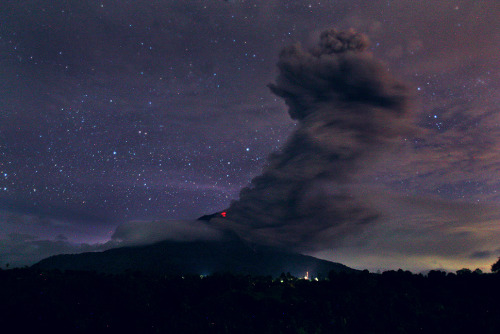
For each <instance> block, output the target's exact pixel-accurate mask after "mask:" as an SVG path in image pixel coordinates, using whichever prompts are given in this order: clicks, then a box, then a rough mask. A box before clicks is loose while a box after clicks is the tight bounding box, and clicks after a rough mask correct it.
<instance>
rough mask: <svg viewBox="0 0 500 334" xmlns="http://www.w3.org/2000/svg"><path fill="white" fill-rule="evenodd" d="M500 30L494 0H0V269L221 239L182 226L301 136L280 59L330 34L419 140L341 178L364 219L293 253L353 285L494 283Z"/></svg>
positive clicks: (234, 193) (226, 200)
mask: <svg viewBox="0 0 500 334" xmlns="http://www.w3.org/2000/svg"><path fill="white" fill-rule="evenodd" d="M499 15H500V6H499V5H498V2H497V1H496V0H478V1H451V0H443V1H438V2H436V1H430V0H424V1H418V2H417V1H411V0H401V1H390V0H383V1H382V0H373V1H356V0H349V1H347V0H346V1H344V0H337V1H286V0H280V1H278V0H254V1H250V0H247V1H245V0H228V1H223V0H220V1H218V0H192V1H170V0H157V1H143V0H139V1H124V0H103V1H97V0H92V1H91V0H78V1H77V0H66V1H50V2H44V1H35V0H5V1H3V2H2V4H1V5H0V265H2V266H3V265H4V264H5V263H11V264H12V265H25V264H31V263H33V262H35V261H37V260H40V259H41V258H43V257H46V256H49V255H52V254H57V253H64V252H80V251H87V250H102V249H107V248H110V247H115V246H117V245H119V244H120V243H122V244H123V243H126V242H127V241H131V240H134V242H137V241H138V240H142V241H143V242H146V241H154V240H157V239H158V236H159V235H160V236H162V235H165V236H166V237H169V238H173V239H175V238H178V239H179V238H181V239H189V238H204V237H206V238H215V237H216V235H217V231H215V230H214V229H213V228H212V227H209V226H201V225H200V223H198V222H194V220H195V219H196V218H197V217H199V216H201V215H204V214H210V213H213V212H217V211H220V210H224V209H226V208H228V207H230V205H231V203H234V202H232V201H235V200H238V198H239V192H240V190H241V189H242V188H244V187H246V186H248V185H249V184H250V182H251V180H252V179H253V178H254V177H256V176H257V175H259V174H260V173H261V171H262V169H263V168H264V167H265V166H266V161H268V156H269V154H270V153H272V152H275V151H278V150H280V148H282V147H283V145H284V143H286V142H287V138H289V137H290V135H291V134H292V133H294V131H296V129H297V127H298V121H297V120H296V119H292V118H291V117H290V115H289V114H288V112H287V110H288V106H287V105H286V104H285V101H284V100H283V99H282V98H281V97H280V96H278V95H276V94H273V93H272V92H271V90H270V89H269V87H268V84H269V83H272V82H275V81H276V78H277V77H278V74H279V72H278V68H277V66H276V64H277V62H278V58H279V54H280V50H282V49H283V48H284V47H286V46H289V45H292V44H294V43H298V42H300V43H301V44H302V45H303V46H304V47H305V48H307V47H312V46H314V45H316V44H317V40H318V38H319V36H320V33H321V32H322V31H324V30H325V29H329V28H332V27H335V28H337V29H342V30H347V29H349V28H354V29H355V30H356V31H358V32H361V33H363V34H366V36H368V38H369V39H370V46H369V47H368V50H367V52H370V53H372V54H373V57H375V58H376V59H378V60H380V61H381V62H383V64H384V66H385V68H386V69H387V71H388V72H389V73H390V74H391V75H393V76H394V77H396V78H398V79H400V80H402V81H404V82H405V84H406V85H407V86H408V87H409V89H410V90H411V93H412V96H413V97H412V106H411V108H412V119H411V121H409V122H411V125H412V126H413V128H414V131H412V132H409V133H408V134H406V135H402V136H401V137H400V138H399V139H398V143H397V144H396V145H393V146H391V147H390V148H387V149H385V150H383V151H380V152H377V156H378V158H377V159H367V160H366V161H364V160H363V161H362V163H361V164H362V165H364V166H363V168H361V169H359V170H357V171H356V172H355V173H354V174H353V175H351V177H350V179H349V185H348V186H347V187H348V193H349V194H350V195H349V196H351V195H352V196H354V197H355V198H356V199H357V201H358V202H362V203H363V205H364V206H365V207H369V208H370V209H371V210H374V211H375V212H377V217H379V218H378V219H377V221H376V222H373V223H370V224H367V226H365V227H359V229H357V230H356V231H350V230H349V231H347V232H346V233H341V234H336V235H335V236H332V237H331V238H328V239H327V240H321V242H320V243H318V245H317V247H311V245H308V246H307V247H305V248H303V249H302V251H303V252H305V253H307V254H311V255H315V256H318V257H321V258H324V259H328V260H333V261H336V262H342V263H344V264H346V265H349V266H352V267H354V268H360V269H364V268H368V269H370V270H378V269H382V270H383V269H397V268H400V267H401V268H404V269H410V270H417V271H418V270H425V269H434V268H444V269H449V270H456V269H460V268H462V267H470V268H471V269H474V268H476V267H479V268H481V269H483V270H488V269H489V266H490V265H491V264H492V263H493V262H494V261H495V259H496V258H497V257H498V256H500V193H499V191H500V181H499V180H500V113H499V112H500V110H499V81H500V80H499V79H500V75H499V71H498V63H499V60H500V59H499V56H498V49H499V48H500V37H499V36H500V31H499V30H500V28H499V25H498V16H499ZM141 222H142V223H141ZM118 232H120V233H118ZM146 232H147V233H146ZM152 236H154V237H152ZM155 238H156V239H155ZM153 239H154V240H153ZM314 240H316V239H314Z"/></svg>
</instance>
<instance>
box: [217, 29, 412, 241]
mask: <svg viewBox="0 0 500 334" xmlns="http://www.w3.org/2000/svg"><path fill="white" fill-rule="evenodd" d="M368 45H369V42H368V39H367V37H366V36H364V35H362V34H359V33H356V32H355V31H352V30H349V31H346V32H340V31H337V30H335V29H331V30H327V31H325V32H323V33H322V34H321V36H320V41H319V45H318V46H317V47H314V48H312V49H304V48H303V47H302V46H301V45H300V44H295V45H292V46H289V47H286V48H284V49H283V50H282V51H281V54H280V57H279V61H278V68H279V75H278V77H277V79H276V83H275V84H270V85H269V87H270V89H271V91H272V92H273V93H274V94H276V95H278V96H280V97H282V98H283V99H284V100H285V102H286V104H287V105H288V107H289V110H288V112H289V114H290V116H291V117H292V118H293V119H295V120H297V121H298V129H297V130H296V131H295V132H294V133H293V134H292V135H291V137H290V138H289V139H288V141H287V143H286V144H285V145H284V146H283V148H282V149H281V150H280V151H279V152H276V153H273V154H271V156H270V157H269V161H268V165H267V166H266V167H265V168H264V170H263V173H262V174H261V175H259V176H257V177H255V178H254V179H253V180H252V182H251V184H250V186H249V187H247V188H244V189H243V190H242V191H241V193H240V198H239V200H237V201H235V202H233V203H232V204H231V206H230V207H229V209H228V210H227V218H228V220H229V221H227V222H226V223H228V225H227V226H228V227H230V228H231V229H233V230H235V231H236V232H237V233H238V234H239V235H240V236H241V237H243V238H245V239H247V240H250V241H254V242H258V243H268V244H274V245H281V246H285V247H290V246H292V247H299V248H301V247H310V246H311V245H317V244H318V243H321V242H323V243H325V242H332V240H333V241H334V240H335V238H336V237H337V238H338V237H339V236H341V235H344V234H345V233H351V232H354V231H356V230H360V229H361V228H362V226H363V225H364V224H369V223H371V222H373V221H374V220H376V218H377V216H378V214H377V212H375V211H373V210H371V209H369V208H366V207H364V206H363V204H362V203H359V202H358V201H357V200H356V199H355V198H354V197H353V196H352V195H351V194H349V192H348V191H347V190H346V185H347V184H348V183H349V182H350V179H351V178H352V176H353V175H354V174H355V173H356V170H358V169H359V167H360V166H361V165H363V166H365V165H366V164H367V163H369V162H370V161H372V160H373V158H374V157H375V156H376V155H377V152H380V151H381V150H383V149H386V148H387V147H388V146H389V145H391V143H393V142H395V141H397V140H398V139H399V138H400V136H401V135H402V134H405V133H407V132H408V131H409V129H410V128H411V127H410V125H409V124H411V122H410V119H409V107H408V104H409V103H408V102H409V98H408V96H409V90H408V88H407V87H406V86H405V85H404V84H402V83H401V82H399V81H397V80H396V79H394V78H393V77H392V76H391V75H390V74H389V72H388V71H387V69H386V67H385V66H384V65H383V64H382V63H380V62H379V61H377V60H375V59H374V58H373V57H372V54H371V53H370V52H368V51H366V49H367V48H368Z"/></svg>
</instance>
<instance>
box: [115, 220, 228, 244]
mask: <svg viewBox="0 0 500 334" xmlns="http://www.w3.org/2000/svg"><path fill="white" fill-rule="evenodd" d="M221 237H222V232H220V231H219V230H216V229H214V228H211V227H209V226H208V225H206V224H204V223H203V222H201V221H194V220H165V221H130V222H126V223H123V224H121V225H119V226H118V227H117V228H116V230H115V232H114V234H113V236H112V237H111V240H112V241H116V242H119V243H120V245H121V246H125V245H141V244H151V243H155V242H159V241H163V240H175V241H193V240H216V239H219V238H221Z"/></svg>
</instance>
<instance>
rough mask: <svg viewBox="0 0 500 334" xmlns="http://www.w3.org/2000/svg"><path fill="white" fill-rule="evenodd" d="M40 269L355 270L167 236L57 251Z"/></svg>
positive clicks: (237, 244) (238, 244)
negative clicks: (78, 251) (99, 249)
mask: <svg viewBox="0 0 500 334" xmlns="http://www.w3.org/2000/svg"><path fill="white" fill-rule="evenodd" d="M33 267H34V268H39V269H60V270H88V271H97V272H103V273H120V272H124V271H126V270H138V271H144V272H151V273H158V274H211V273H215V272H232V273H240V274H251V275H273V276H278V275H279V274H280V273H282V272H285V273H286V272H290V273H291V274H292V275H294V276H303V275H305V274H306V272H307V271H308V272H309V273H310V274H311V275H316V274H318V273H321V274H324V275H326V274H328V273H329V272H330V271H332V270H333V271H337V272H340V271H354V269H351V268H349V267H347V266H345V265H342V264H339V263H334V262H329V261H325V260H320V259H317V258H314V257H312V256H306V255H302V254H297V253H289V252H284V251H281V250H278V249H274V248H270V247H265V246H255V245H254V246H250V245H248V244H246V243H245V242H243V241H241V240H239V239H234V238H233V239H230V240H224V241H192V242H175V241H162V242H159V243H156V244H152V245H147V246H136V247H122V248H115V249H110V250H107V251H104V252H99V253H82V254H71V255H56V256H51V257H49V258H47V259H44V260H42V261H40V262H38V263H37V264H35V265H33Z"/></svg>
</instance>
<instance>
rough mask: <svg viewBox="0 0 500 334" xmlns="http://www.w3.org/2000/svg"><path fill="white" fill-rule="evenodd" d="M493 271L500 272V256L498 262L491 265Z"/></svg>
mask: <svg viewBox="0 0 500 334" xmlns="http://www.w3.org/2000/svg"><path fill="white" fill-rule="evenodd" d="M491 271H492V272H494V273H500V257H499V258H498V260H497V262H495V263H493V265H492V266H491Z"/></svg>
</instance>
